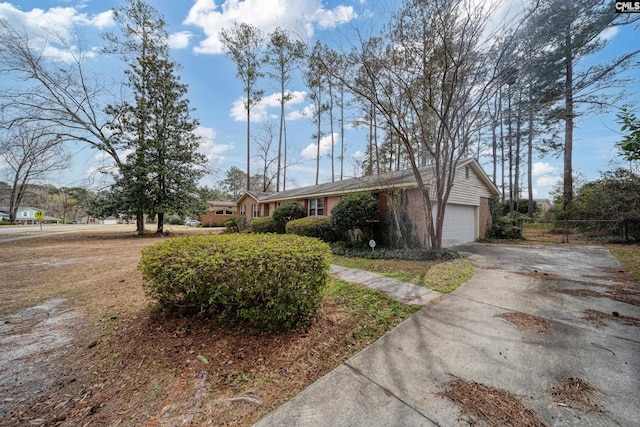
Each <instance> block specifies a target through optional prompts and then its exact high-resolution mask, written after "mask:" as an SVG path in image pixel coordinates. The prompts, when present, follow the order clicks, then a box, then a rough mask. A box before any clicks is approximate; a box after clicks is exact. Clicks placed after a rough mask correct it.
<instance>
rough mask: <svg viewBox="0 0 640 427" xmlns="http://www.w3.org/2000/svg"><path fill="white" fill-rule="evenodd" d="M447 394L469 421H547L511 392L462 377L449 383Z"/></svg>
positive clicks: (533, 424) (518, 425) (515, 425)
mask: <svg viewBox="0 0 640 427" xmlns="http://www.w3.org/2000/svg"><path fill="white" fill-rule="evenodd" d="M439 395H440V396H444V397H447V398H449V399H450V400H451V401H453V402H454V403H455V404H456V405H458V406H459V407H460V411H461V416H462V417H466V418H467V419H465V421H466V422H468V423H469V424H470V425H475V424H477V423H478V422H479V421H482V422H485V423H487V425H490V426H511V427H524V426H528V427H543V426H546V424H545V423H544V422H543V421H542V420H541V419H540V418H539V417H538V416H537V415H536V414H535V412H533V411H532V410H531V409H529V408H528V407H526V406H525V405H524V404H523V403H522V402H520V400H519V399H518V398H517V397H516V396H514V395H513V394H512V393H510V392H508V391H506V390H502V389H499V388H495V387H491V386H488V385H485V384H480V383H477V382H474V381H465V380H461V379H457V380H454V381H452V382H450V383H449V384H448V389H447V390H446V391H444V392H442V393H439Z"/></svg>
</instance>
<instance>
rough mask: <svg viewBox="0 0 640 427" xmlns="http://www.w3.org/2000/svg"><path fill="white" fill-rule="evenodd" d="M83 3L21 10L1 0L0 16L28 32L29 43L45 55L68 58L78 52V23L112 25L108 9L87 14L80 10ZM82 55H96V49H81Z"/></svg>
mask: <svg viewBox="0 0 640 427" xmlns="http://www.w3.org/2000/svg"><path fill="white" fill-rule="evenodd" d="M81 8H82V6H77V8H74V7H52V8H50V9H47V10H44V9H39V8H34V9H31V10H29V11H26V12H23V11H22V10H20V9H18V8H16V7H14V6H13V5H12V4H10V3H6V2H5V3H0V18H3V19H6V20H7V21H8V22H10V23H11V25H12V26H14V28H16V29H17V30H18V31H22V29H23V28H24V31H25V32H27V33H28V34H29V38H30V40H29V41H30V44H31V47H32V48H33V49H34V50H36V51H40V52H42V53H43V55H44V57H46V58H48V59H51V60H54V61H62V62H69V61H72V60H73V59H74V56H77V55H79V54H80V53H79V50H78V47H77V46H73V45H71V46H68V44H72V43H73V39H74V36H75V35H76V34H75V33H76V31H77V30H78V29H79V28H81V27H92V28H96V29H99V30H104V29H105V28H108V27H111V26H114V25H115V21H114V20H113V12H112V11H111V10H108V11H105V12H101V13H97V14H94V15H88V14H86V13H81V12H79V10H78V9H81ZM82 55H84V57H93V56H95V50H92V49H91V48H89V49H88V50H86V51H84V52H82Z"/></svg>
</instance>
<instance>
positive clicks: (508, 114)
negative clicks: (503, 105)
mask: <svg viewBox="0 0 640 427" xmlns="http://www.w3.org/2000/svg"><path fill="white" fill-rule="evenodd" d="M508 90H509V93H508V94H507V140H508V142H509V214H510V215H513V132H512V131H511V85H509V86H508Z"/></svg>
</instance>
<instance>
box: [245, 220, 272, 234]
mask: <svg viewBox="0 0 640 427" xmlns="http://www.w3.org/2000/svg"><path fill="white" fill-rule="evenodd" d="M249 230H251V232H252V233H277V232H278V228H277V227H276V222H275V221H274V220H273V218H271V217H270V216H265V217H263V218H254V219H253V220H252V221H251V222H250V223H249Z"/></svg>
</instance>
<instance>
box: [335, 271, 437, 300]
mask: <svg viewBox="0 0 640 427" xmlns="http://www.w3.org/2000/svg"><path fill="white" fill-rule="evenodd" d="M331 273H332V274H333V276H334V277H336V278H338V279H340V280H344V281H345V282H351V283H356V284H358V285H361V286H364V287H366V288H369V289H373V290H375V291H378V292H382V293H383V294H385V295H387V296H389V297H391V298H393V299H395V300H396V301H400V302H402V303H405V304H411V305H420V306H423V307H424V306H426V305H428V304H429V303H430V302H432V301H433V300H435V299H436V298H439V297H441V296H442V295H443V294H441V293H440V292H437V291H432V290H430V289H427V288H423V287H422V286H417V285H414V284H413V283H407V282H402V281H400V280H396V279H391V278H389V277H385V276H382V275H380V274H375V273H369V272H368V271H363V270H358V269H357V268H348V267H342V266H339V265H335V264H332V265H331Z"/></svg>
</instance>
